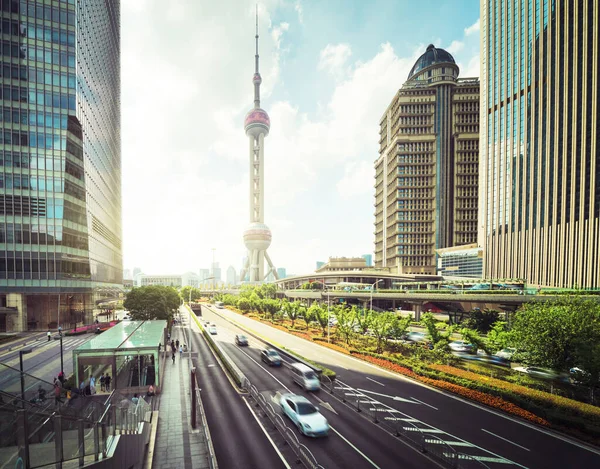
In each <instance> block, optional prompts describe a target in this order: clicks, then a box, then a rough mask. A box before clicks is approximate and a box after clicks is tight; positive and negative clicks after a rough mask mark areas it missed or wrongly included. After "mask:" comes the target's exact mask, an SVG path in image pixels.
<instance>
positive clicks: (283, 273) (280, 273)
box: [277, 267, 287, 280]
mask: <svg viewBox="0 0 600 469" xmlns="http://www.w3.org/2000/svg"><path fill="white" fill-rule="evenodd" d="M277 277H278V278H279V280H281V279H282V278H286V277H287V275H286V269H285V267H278V268H277Z"/></svg>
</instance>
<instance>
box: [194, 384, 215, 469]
mask: <svg viewBox="0 0 600 469" xmlns="http://www.w3.org/2000/svg"><path fill="white" fill-rule="evenodd" d="M200 392H201V390H200V388H198V387H196V391H195V393H194V394H195V395H194V396H192V399H195V400H196V402H195V404H196V405H195V408H196V427H195V428H198V426H201V427H202V433H203V434H204V437H205V438H206V446H207V449H208V454H207V456H206V459H207V461H208V467H210V468H211V469H217V468H218V465H217V457H216V456H215V450H214V447H213V444H212V439H211V437H210V431H209V430H208V422H207V421H206V414H205V413H204V406H203V405H202V398H201V396H200Z"/></svg>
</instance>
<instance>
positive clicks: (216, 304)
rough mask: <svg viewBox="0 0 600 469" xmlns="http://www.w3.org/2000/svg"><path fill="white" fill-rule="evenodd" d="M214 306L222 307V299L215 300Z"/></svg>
mask: <svg viewBox="0 0 600 469" xmlns="http://www.w3.org/2000/svg"><path fill="white" fill-rule="evenodd" d="M215 306H216V307H217V308H219V309H223V308H224V307H225V305H224V304H223V302H222V301H215Z"/></svg>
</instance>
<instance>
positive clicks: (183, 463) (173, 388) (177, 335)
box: [150, 326, 210, 469]
mask: <svg viewBox="0 0 600 469" xmlns="http://www.w3.org/2000/svg"><path fill="white" fill-rule="evenodd" d="M171 338H172V339H173V340H177V339H179V341H180V342H182V343H187V340H186V339H184V336H183V331H182V329H181V327H180V326H176V327H174V328H173V334H172V337H171ZM163 357H164V359H165V360H166V363H165V371H164V375H163V377H162V386H161V393H160V395H159V403H158V411H159V412H158V431H157V435H156V440H155V441H154V448H152V442H151V443H150V444H151V446H150V450H151V451H153V454H154V457H153V461H152V469H171V468H172V469H205V468H209V467H210V466H209V463H208V459H207V457H208V448H207V442H206V437H205V436H204V433H203V432H202V431H200V430H194V429H192V427H191V424H190V421H191V420H190V419H191V396H190V392H191V391H190V366H191V365H190V359H189V358H188V357H187V356H186V354H185V353H184V354H183V357H180V355H179V352H177V356H176V358H175V364H173V362H172V361H171V351H170V349H169V351H168V353H165V354H164V355H163Z"/></svg>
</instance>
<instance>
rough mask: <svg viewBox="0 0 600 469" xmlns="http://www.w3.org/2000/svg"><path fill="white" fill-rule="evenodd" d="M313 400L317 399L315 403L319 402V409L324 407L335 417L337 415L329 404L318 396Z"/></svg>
mask: <svg viewBox="0 0 600 469" xmlns="http://www.w3.org/2000/svg"><path fill="white" fill-rule="evenodd" d="M315 398H316V399H317V401H319V402H320V403H321V407H325V408H326V409H327V410H328V411H330V412H333V413H334V414H335V415H337V412H336V411H335V410H333V407H331V404H329V403H328V402H325V401H324V400H323V399H321V398H320V397H319V396H315Z"/></svg>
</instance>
